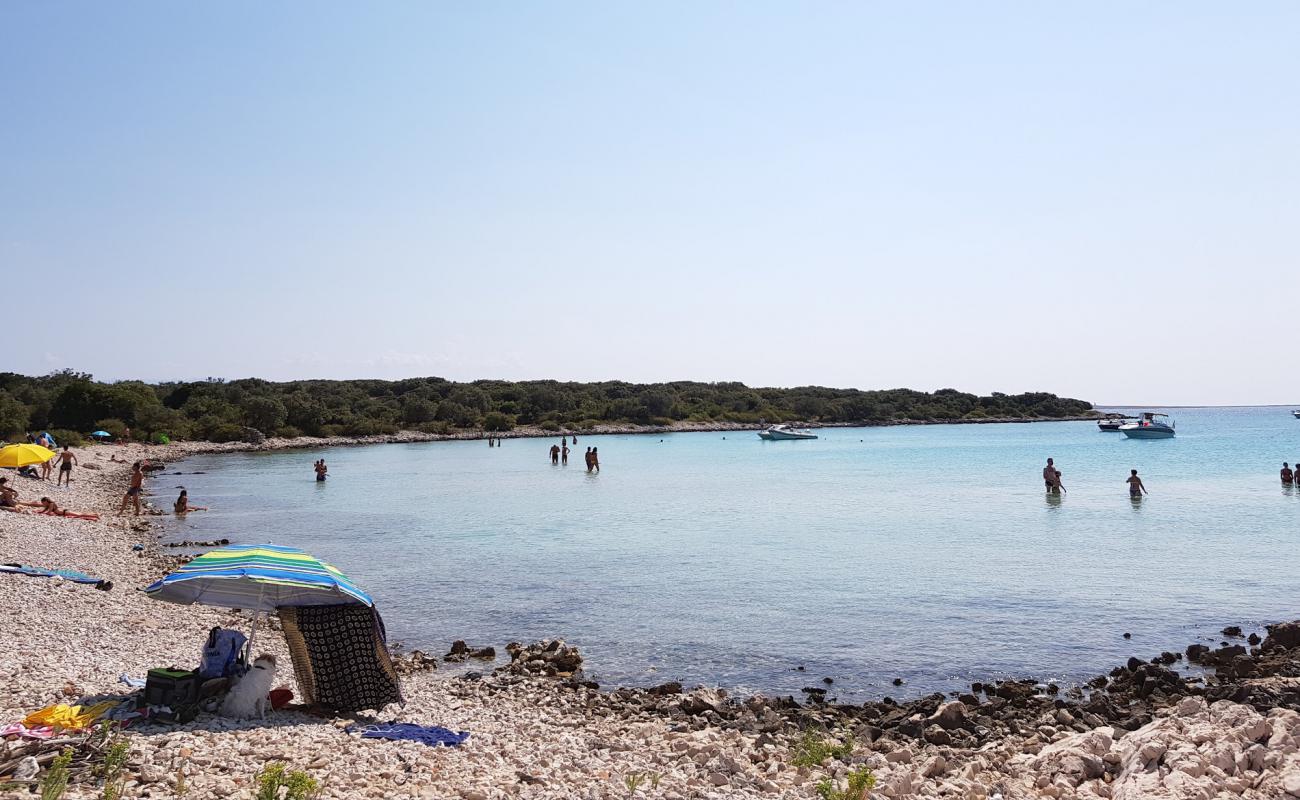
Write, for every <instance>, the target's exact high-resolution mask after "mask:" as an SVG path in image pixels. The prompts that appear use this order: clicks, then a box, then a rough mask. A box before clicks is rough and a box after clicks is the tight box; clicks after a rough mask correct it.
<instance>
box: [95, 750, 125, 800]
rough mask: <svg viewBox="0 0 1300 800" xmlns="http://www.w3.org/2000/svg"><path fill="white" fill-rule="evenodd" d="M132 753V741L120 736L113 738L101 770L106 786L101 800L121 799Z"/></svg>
mask: <svg viewBox="0 0 1300 800" xmlns="http://www.w3.org/2000/svg"><path fill="white" fill-rule="evenodd" d="M130 755H131V743H130V742H129V741H127V740H126V739H125V738H123V737H121V736H118V737H116V738H114V739H112V740H111V741H110V743H109V745H108V749H107V750H106V751H104V763H103V764H102V765H101V766H100V771H101V772H102V774H103V776H104V788H103V791H102V792H101V793H100V798H101V800H121V797H122V792H123V791H124V790H125V788H126V760H127V758H128V757H129V756H130Z"/></svg>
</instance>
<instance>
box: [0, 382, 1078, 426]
mask: <svg viewBox="0 0 1300 800" xmlns="http://www.w3.org/2000/svg"><path fill="white" fill-rule="evenodd" d="M1091 409H1092V406H1091V405H1090V404H1088V403H1086V402H1084V401H1082V400H1072V399H1069V398H1063V397H1057V396H1056V395H1053V394H1046V393H1042V392H1031V393H1027V394H1016V395H1007V394H999V393H997V392H995V393H994V394H993V395H992V396H989V397H978V396H976V395H973V394H966V393H964V392H959V391H957V390H955V389H940V390H939V391H937V392H917V391H912V390H911V389H889V390H884V391H860V390H858V389H827V388H823V387H820V386H800V387H795V388H790V389H753V388H750V387H748V386H745V385H744V384H742V383H695V382H691V381H677V382H673V383H652V384H636V383H624V382H622V381H606V382H602V383H561V382H559V381H496V380H480V381H474V382H472V383H456V382H454V381H448V380H444V379H443V378H410V379H407V380H400V381H380V380H348V381H323V380H310V381H289V382H287V383H271V382H270V381H264V380H259V379H256V378H244V379H240V380H232V381H226V380H222V379H217V378H212V379H208V380H205V381H193V382H186V383H160V384H147V383H142V382H140V381H119V382H117V383H102V382H99V381H96V380H94V379H93V377H92V376H90V375H87V374H85V373H79V372H73V371H71V370H63V371H61V372H54V373H51V374H49V375H45V376H42V377H28V376H25V375H17V374H14V373H8V372H6V373H0V436H6V437H10V438H13V437H15V436H17V435H19V434H21V433H23V432H25V431H34V430H47V429H48V430H50V431H51V432H52V433H54V434H55V438H59V436H58V433H57V431H67V432H69V433H78V434H86V433H89V432H90V431H93V430H98V429H103V430H106V431H108V432H109V433H111V434H113V435H114V436H120V435H122V433H123V432H124V431H125V430H126V429H127V428H128V427H129V428H130V429H131V433H132V436H133V437H134V438H137V439H143V438H146V437H148V438H153V439H157V438H158V437H159V435H160V434H161V435H166V436H168V437H170V438H179V439H206V440H211V441H217V442H222V441H235V440H240V439H244V438H246V437H247V436H248V435H249V431H248V430H247V429H249V428H252V429H255V430H257V431H260V432H261V433H263V434H265V435H267V436H272V435H275V436H290V437H291V436H300V435H310V436H339V435H342V436H365V435H372V434H384V433H395V432H397V431H398V430H402V429H405V430H418V431H422V432H425V433H452V432H455V431H457V430H486V431H508V430H512V429H513V428H515V427H516V426H530V427H538V428H542V429H544V430H563V429H585V428H591V427H593V426H595V425H599V424H635V425H667V424H670V423H672V422H676V421H682V420H691V421H696V422H739V423H753V424H757V423H759V422H760V421H765V422H769V423H771V422H781V421H790V420H798V421H802V422H863V423H883V422H890V421H896V420H905V419H906V420H918V421H935V422H951V421H958V420H979V419H988V418H1036V417H1047V418H1052V417H1067V416H1075V415H1079V414H1086V413H1088V412H1089V411H1090V410H1091ZM65 438H66V436H65ZM60 441H62V439H60Z"/></svg>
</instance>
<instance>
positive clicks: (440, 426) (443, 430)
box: [415, 421, 451, 436]
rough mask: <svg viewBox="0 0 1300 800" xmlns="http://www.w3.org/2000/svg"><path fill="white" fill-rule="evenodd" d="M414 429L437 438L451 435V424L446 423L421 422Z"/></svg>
mask: <svg viewBox="0 0 1300 800" xmlns="http://www.w3.org/2000/svg"><path fill="white" fill-rule="evenodd" d="M415 429H416V430H417V431H419V432H420V433H432V434H436V435H439V436H446V435H447V434H449V433H451V423H450V422H446V421H443V422H422V423H420V424H419V425H416V426H415Z"/></svg>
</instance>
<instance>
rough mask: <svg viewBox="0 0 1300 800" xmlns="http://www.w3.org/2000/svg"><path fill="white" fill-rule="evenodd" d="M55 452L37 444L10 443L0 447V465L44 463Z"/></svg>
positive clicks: (20, 465) (22, 465) (16, 465)
mask: <svg viewBox="0 0 1300 800" xmlns="http://www.w3.org/2000/svg"><path fill="white" fill-rule="evenodd" d="M55 455H56V454H55V452H54V451H53V450H51V449H49V448H48V447H41V446H40V445H39V444H11V445H9V446H8V447H0V467H25V466H27V465H29V464H44V463H45V462H46V461H49V460H50V459H51V458H54V456H55Z"/></svg>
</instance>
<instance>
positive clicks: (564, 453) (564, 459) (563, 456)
mask: <svg viewBox="0 0 1300 800" xmlns="http://www.w3.org/2000/svg"><path fill="white" fill-rule="evenodd" d="M560 463H561V464H563V465H565V466H566V467H567V466H568V465H569V443H568V442H567V441H566V442H565V443H564V447H562V448H561V449H560Z"/></svg>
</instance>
